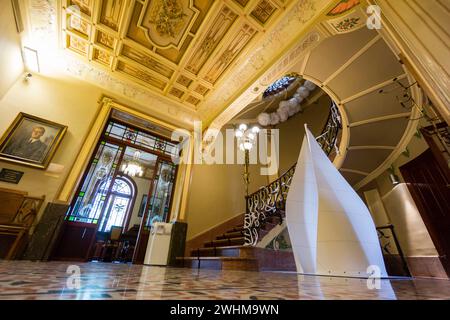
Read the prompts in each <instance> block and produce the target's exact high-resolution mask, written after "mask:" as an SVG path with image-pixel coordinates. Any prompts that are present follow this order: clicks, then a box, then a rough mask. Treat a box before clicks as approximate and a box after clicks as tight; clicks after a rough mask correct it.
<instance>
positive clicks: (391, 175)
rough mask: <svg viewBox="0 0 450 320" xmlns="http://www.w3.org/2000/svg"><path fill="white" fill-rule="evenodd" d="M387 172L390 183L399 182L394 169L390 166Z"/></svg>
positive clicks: (396, 183)
mask: <svg viewBox="0 0 450 320" xmlns="http://www.w3.org/2000/svg"><path fill="white" fill-rule="evenodd" d="M387 171H388V172H389V180H391V183H392V185H394V186H396V185H398V184H399V183H400V179H399V177H398V176H397V175H396V174H395V169H394V167H393V166H391V167H390V168H389V169H388V170H387Z"/></svg>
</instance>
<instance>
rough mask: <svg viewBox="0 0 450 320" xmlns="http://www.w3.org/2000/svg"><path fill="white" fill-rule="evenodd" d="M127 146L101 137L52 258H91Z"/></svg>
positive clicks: (81, 259)
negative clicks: (110, 190) (106, 204)
mask: <svg viewBox="0 0 450 320" xmlns="http://www.w3.org/2000/svg"><path fill="white" fill-rule="evenodd" d="M122 153H123V148H122V147H120V146H118V145H115V144H112V143H109V142H106V141H101V142H100V143H99V145H98V147H97V151H96V153H95V155H94V157H93V159H92V160H91V163H90V165H89V167H88V170H87V173H86V175H85V176H84V179H83V181H82V184H81V187H80V188H79V190H78V192H77V194H76V198H75V200H74V202H73V205H72V206H71V208H70V209H69V211H68V213H67V215H66V217H65V223H64V224H63V226H62V230H61V234H60V239H59V241H58V243H57V245H56V247H55V250H54V253H53V255H52V259H54V260H76V261H87V260H88V259H89V253H90V249H91V247H92V245H93V243H94V240H95V236H96V232H97V226H98V222H99V219H101V214H102V211H104V210H103V208H104V206H105V203H107V201H108V197H107V195H108V193H109V189H110V188H111V187H112V186H111V182H112V181H113V180H114V175H115V174H116V171H117V170H116V168H117V165H118V163H119V161H120V158H121V154H122Z"/></svg>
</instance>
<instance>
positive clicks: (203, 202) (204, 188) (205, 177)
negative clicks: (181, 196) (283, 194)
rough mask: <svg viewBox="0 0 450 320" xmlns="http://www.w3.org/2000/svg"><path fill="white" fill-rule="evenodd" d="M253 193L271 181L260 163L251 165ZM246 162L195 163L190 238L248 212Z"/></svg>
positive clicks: (188, 210)
mask: <svg viewBox="0 0 450 320" xmlns="http://www.w3.org/2000/svg"><path fill="white" fill-rule="evenodd" d="M249 172H250V185H249V193H252V192H255V191H256V190H257V189H259V187H261V186H263V185H266V184H267V183H268V178H267V176H263V175H261V174H260V166H259V165H256V164H255V165H250V167H249ZM243 173H244V166H243V165H242V164H211V165H208V164H195V165H193V167H192V175H191V183H190V186H189V191H188V192H189V195H188V202H187V210H186V219H187V223H188V235H187V238H188V239H191V238H192V237H194V236H196V235H198V234H200V233H202V232H204V231H206V230H208V229H210V228H212V227H214V226H216V225H218V224H220V223H222V222H224V221H226V220H228V219H230V218H232V217H234V216H236V215H238V214H242V213H244V212H245V198H244V196H245V186H244V180H243V176H242V174H243Z"/></svg>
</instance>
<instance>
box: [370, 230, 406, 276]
mask: <svg viewBox="0 0 450 320" xmlns="http://www.w3.org/2000/svg"><path fill="white" fill-rule="evenodd" d="M376 229H377V233H378V239H379V240H380V245H381V249H382V251H383V253H386V254H388V255H395V253H393V252H391V251H390V250H389V246H390V244H391V243H390V242H389V239H390V238H391V237H390V236H389V235H387V234H386V233H385V232H383V230H385V229H388V230H391V233H392V238H393V240H394V244H395V247H396V249H397V252H398V255H399V256H400V259H401V260H402V267H403V271H404V272H405V274H406V275H407V276H408V277H410V276H411V273H410V272H409V269H408V264H407V263H406V259H405V256H404V254H403V250H402V248H401V247H400V242H399V241H398V239H397V235H396V234H395V231H394V226H393V225H392V224H387V225H384V226H379V227H376ZM381 239H386V240H387V241H386V244H385V245H383V244H382V243H381Z"/></svg>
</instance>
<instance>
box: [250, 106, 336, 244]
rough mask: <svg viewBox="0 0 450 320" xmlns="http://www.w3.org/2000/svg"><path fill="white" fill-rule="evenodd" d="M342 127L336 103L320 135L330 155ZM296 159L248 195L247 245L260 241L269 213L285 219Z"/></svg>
mask: <svg viewBox="0 0 450 320" xmlns="http://www.w3.org/2000/svg"><path fill="white" fill-rule="evenodd" d="M341 128H342V125H341V116H340V114H339V110H338V108H337V106H336V105H335V104H334V103H332V104H331V106H330V114H329V116H328V119H327V123H326V125H325V127H324V129H323V130H322V133H321V134H320V135H319V136H318V137H317V138H316V139H317V142H318V143H319V145H320V146H321V147H322V149H323V150H324V152H325V153H326V154H327V155H328V156H329V155H330V154H331V152H332V151H333V150H336V153H338V152H339V151H338V150H339V148H338V147H337V141H338V135H339V131H340V129H341ZM296 165H297V163H295V164H294V165H293V166H292V167H290V168H289V169H288V170H287V171H286V172H285V173H283V175H281V176H280V177H279V178H278V179H276V180H275V181H273V182H271V183H269V184H268V185H266V186H263V187H261V188H260V189H259V190H258V191H256V192H253V193H252V194H250V195H248V196H246V197H245V202H246V212H245V218H244V237H245V245H247V246H254V245H256V244H257V243H258V241H259V230H260V229H261V228H262V227H264V224H265V222H266V220H267V218H269V217H273V216H277V217H279V218H280V223H282V221H283V216H282V211H283V210H285V207H286V198H287V194H288V191H289V187H290V185H291V180H292V177H293V176H294V173H295V167H296Z"/></svg>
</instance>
